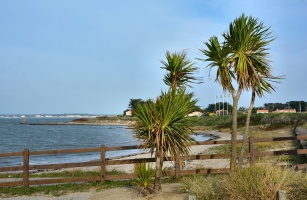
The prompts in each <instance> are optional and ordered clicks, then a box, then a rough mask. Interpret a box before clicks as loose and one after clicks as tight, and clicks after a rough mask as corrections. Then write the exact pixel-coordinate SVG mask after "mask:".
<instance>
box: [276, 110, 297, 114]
mask: <svg viewBox="0 0 307 200" xmlns="http://www.w3.org/2000/svg"><path fill="white" fill-rule="evenodd" d="M273 113H296V110H295V109H283V110H278V109H277V110H275V111H273Z"/></svg>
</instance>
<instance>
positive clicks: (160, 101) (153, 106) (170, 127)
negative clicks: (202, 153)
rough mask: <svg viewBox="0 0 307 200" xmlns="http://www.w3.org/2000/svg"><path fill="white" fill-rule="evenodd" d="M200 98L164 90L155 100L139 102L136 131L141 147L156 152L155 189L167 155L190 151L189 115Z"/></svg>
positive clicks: (190, 94)
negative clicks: (196, 98)
mask: <svg viewBox="0 0 307 200" xmlns="http://www.w3.org/2000/svg"><path fill="white" fill-rule="evenodd" d="M196 102H197V100H195V99H193V93H187V92H186V91H185V89H182V90H177V91H173V90H169V91H168V92H162V93H161V95H160V96H158V97H157V98H156V99H155V100H151V99H149V100H148V101H147V102H146V103H145V104H143V105H141V104H139V105H138V106H137V108H136V110H135V112H134V115H135V117H136V122H135V123H134V124H133V130H134V133H135V135H136V137H137V138H138V140H139V141H140V146H141V147H142V148H145V149H150V152H151V153H152V154H153V153H155V161H156V175H155V185H154V187H155V189H158V190H160V189H161V178H162V167H163V161H164V157H166V156H168V155H171V156H172V157H175V155H177V153H180V154H183V155H187V154H189V152H190V151H189V150H190V148H189V147H190V146H189V143H190V142H192V141H194V140H193V138H192V137H191V133H192V132H193V131H192V128H191V124H190V121H189V120H188V118H187V117H186V116H187V115H188V114H189V113H191V112H192V111H193V109H194V106H195V103H196Z"/></svg>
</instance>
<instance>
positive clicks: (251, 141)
mask: <svg viewBox="0 0 307 200" xmlns="http://www.w3.org/2000/svg"><path fill="white" fill-rule="evenodd" d="M248 144H249V163H250V165H252V164H253V163H254V161H255V143H254V137H249V142H248Z"/></svg>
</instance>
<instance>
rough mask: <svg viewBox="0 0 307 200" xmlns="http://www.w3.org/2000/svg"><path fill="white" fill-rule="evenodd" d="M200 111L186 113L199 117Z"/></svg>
mask: <svg viewBox="0 0 307 200" xmlns="http://www.w3.org/2000/svg"><path fill="white" fill-rule="evenodd" d="M202 114H203V113H202V112H200V111H195V112H191V113H190V114H188V116H189V117H194V116H196V117H200V116H202Z"/></svg>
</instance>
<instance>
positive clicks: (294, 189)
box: [182, 163, 307, 200]
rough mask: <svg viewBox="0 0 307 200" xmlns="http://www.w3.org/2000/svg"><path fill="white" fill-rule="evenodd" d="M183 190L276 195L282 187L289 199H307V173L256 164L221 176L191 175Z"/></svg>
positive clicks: (239, 196) (222, 195) (201, 195)
mask: <svg viewBox="0 0 307 200" xmlns="http://www.w3.org/2000/svg"><path fill="white" fill-rule="evenodd" d="M182 183H183V188H182V190H183V191H185V192H188V193H193V194H196V196H197V198H198V199H212V200H214V199H236V200H245V199H251V200H253V199H259V200H260V199H267V200H270V199H272V200H273V199H274V200H275V199H277V194H278V191H279V190H285V191H286V192H287V199H295V200H301V199H302V200H303V199H307V174H306V173H305V172H296V171H294V170H292V169H289V168H281V167H279V166H277V165H272V164H269V163H267V164H257V165H253V166H251V167H248V168H243V169H241V170H240V171H237V172H236V173H232V174H229V175H221V176H207V177H206V176H201V175H196V176H191V177H184V178H183V179H182Z"/></svg>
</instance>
